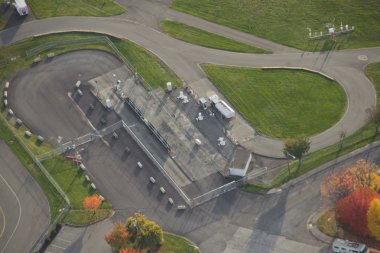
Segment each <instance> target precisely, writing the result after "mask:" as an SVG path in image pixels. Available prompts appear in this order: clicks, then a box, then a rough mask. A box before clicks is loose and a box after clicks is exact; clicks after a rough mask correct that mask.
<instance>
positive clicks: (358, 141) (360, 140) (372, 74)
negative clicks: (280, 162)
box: [243, 63, 380, 192]
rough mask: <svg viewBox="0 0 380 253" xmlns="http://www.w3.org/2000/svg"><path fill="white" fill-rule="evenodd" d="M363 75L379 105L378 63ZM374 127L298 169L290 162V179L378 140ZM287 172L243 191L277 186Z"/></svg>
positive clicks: (317, 154) (309, 158) (307, 159)
mask: <svg viewBox="0 0 380 253" xmlns="http://www.w3.org/2000/svg"><path fill="white" fill-rule="evenodd" d="M365 74H366V75H367V77H368V78H369V79H370V80H371V81H372V83H373V85H374V86H375V89H376V92H377V102H376V103H377V105H379V104H380V96H379V95H380V63H373V64H370V65H368V66H367V68H366V69H365ZM374 134H375V125H374V124H371V123H369V124H366V125H365V126H364V127H362V128H361V129H359V130H358V131H356V132H355V133H354V134H352V135H350V136H348V137H346V138H345V139H344V140H343V141H342V142H338V143H336V144H334V145H331V146H329V147H326V148H324V149H321V150H318V151H316V152H313V153H311V154H308V155H306V156H305V157H304V158H303V161H302V166H301V168H299V169H298V164H297V162H292V163H291V165H290V170H291V178H295V177H298V176H299V175H302V174H304V173H306V172H308V171H311V170H312V169H315V168H316V167H318V166H320V165H322V164H325V163H327V162H329V161H332V160H334V159H336V158H337V157H339V156H342V155H345V154H347V153H349V152H351V151H353V150H355V149H358V148H360V147H363V146H365V145H367V144H368V143H371V142H373V141H375V140H379V139H380V136H379V135H378V136H375V135H374ZM288 180H289V178H288V170H287V168H286V167H285V168H284V169H283V170H282V171H281V172H280V173H279V174H278V175H277V177H276V178H275V179H274V180H272V181H271V182H269V183H267V184H261V185H251V184H247V185H245V186H244V187H243V189H245V190H247V191H254V192H257V189H260V190H261V191H266V190H268V189H270V188H272V187H276V186H279V185H281V184H283V183H285V182H286V181H288Z"/></svg>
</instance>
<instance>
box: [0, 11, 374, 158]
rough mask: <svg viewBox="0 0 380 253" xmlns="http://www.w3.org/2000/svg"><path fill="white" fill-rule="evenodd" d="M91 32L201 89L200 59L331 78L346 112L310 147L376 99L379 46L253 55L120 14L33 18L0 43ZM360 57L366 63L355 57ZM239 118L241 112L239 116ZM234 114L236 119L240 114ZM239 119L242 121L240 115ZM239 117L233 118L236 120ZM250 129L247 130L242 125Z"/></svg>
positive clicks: (255, 145) (359, 120)
mask: <svg viewBox="0 0 380 253" xmlns="http://www.w3.org/2000/svg"><path fill="white" fill-rule="evenodd" d="M83 30H84V31H94V32H100V33H106V34H110V35H113V36H117V37H123V38H128V39H130V40H132V41H134V42H136V43H137V44H140V45H141V46H143V47H145V48H147V49H148V50H150V51H151V52H153V53H154V54H156V55H157V56H159V57H160V58H161V59H162V60H163V61H164V62H165V63H166V64H167V65H168V66H169V67H170V68H172V69H173V70H174V71H175V72H176V74H177V75H178V76H179V77H180V78H181V79H182V80H183V81H184V82H185V83H186V84H188V85H192V84H194V83H195V84H196V85H197V86H201V87H202V88H203V89H206V90H209V91H215V90H216V89H215V87H214V86H213V85H212V84H211V83H210V81H208V80H207V79H206V78H205V74H204V73H203V71H202V69H201V68H200V67H199V64H201V63H214V64H223V65H234V66H248V67H263V66H272V67H273V66H286V67H304V68H309V69H312V70H315V71H320V72H322V73H325V74H327V75H329V76H331V77H332V78H334V79H336V80H337V81H338V82H339V83H340V84H341V85H342V86H343V88H344V90H345V91H346V93H347V97H348V106H347V110H346V112H345V114H344V116H343V117H342V119H341V120H340V121H339V122H338V123H337V124H336V125H334V126H333V127H332V128H330V129H328V130H327V131H325V132H323V133H321V134H318V135H316V136H313V137H311V141H312V146H311V151H314V150H317V149H320V148H323V147H326V146H328V145H331V144H333V143H335V142H337V141H338V140H339V133H340V131H342V130H344V129H345V130H347V134H351V133H353V132H355V131H356V130H357V129H359V128H360V127H362V126H363V125H364V124H365V122H366V119H367V114H366V110H367V109H368V108H370V107H372V106H374V105H375V103H376V97H375V94H376V92H375V90H374V88H373V85H372V84H371V83H370V82H369V80H368V79H367V78H366V77H365V75H364V74H363V69H364V68H365V66H366V65H367V64H368V63H371V62H376V61H380V48H369V49H355V50H343V51H338V52H324V53H280V54H271V55H255V54H242V53H233V52H225V51H221V50H214V49H209V48H203V47H199V46H195V45H191V44H188V43H184V42H181V41H179V40H176V39H173V38H171V37H169V36H167V35H165V34H162V33H160V32H158V31H157V30H154V29H152V28H150V27H148V26H146V25H142V24H138V23H135V22H132V21H128V20H125V19H121V18H92V17H69V18H67V17H60V18H52V19H46V20H39V21H32V22H29V23H26V24H24V25H22V26H19V27H14V28H11V29H8V30H5V31H3V32H1V33H0V37H1V41H0V45H1V46H4V45H6V44H9V43H12V42H15V41H18V40H21V39H24V38H27V37H30V36H33V35H36V34H44V33H51V32H60V31H83ZM360 55H365V56H366V57H367V58H368V59H367V60H366V61H362V60H360V59H359V58H358V57H359V56H360ZM239 117H240V116H239ZM239 117H238V118H239ZM239 119H240V120H241V121H244V120H242V119H241V117H240V118H239ZM239 119H238V120H239ZM247 129H249V128H247ZM251 136H252V138H250V139H248V140H246V141H245V140H240V142H241V144H242V145H243V146H245V147H247V148H249V149H251V150H252V151H253V152H255V153H258V154H261V155H265V156H269V157H282V156H283V154H282V147H283V144H282V141H281V140H276V139H272V138H267V137H265V136H261V135H258V136H256V137H255V138H253V133H252V134H251Z"/></svg>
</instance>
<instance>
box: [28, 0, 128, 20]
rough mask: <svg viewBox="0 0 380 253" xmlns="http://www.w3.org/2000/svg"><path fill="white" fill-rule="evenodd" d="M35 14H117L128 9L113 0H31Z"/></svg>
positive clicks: (49, 15)
mask: <svg viewBox="0 0 380 253" xmlns="http://www.w3.org/2000/svg"><path fill="white" fill-rule="evenodd" d="M28 3H29V5H30V7H31V9H32V11H33V14H34V15H35V16H36V17H37V18H38V19H43V18H50V17H58V16H95V17H101V16H115V15H120V14H123V13H125V12H126V9H125V8H124V7H122V6H121V5H119V4H118V3H116V2H115V1H112V0H80V1H76V0H66V1H61V2H59V3H57V1H56V0H29V1H28Z"/></svg>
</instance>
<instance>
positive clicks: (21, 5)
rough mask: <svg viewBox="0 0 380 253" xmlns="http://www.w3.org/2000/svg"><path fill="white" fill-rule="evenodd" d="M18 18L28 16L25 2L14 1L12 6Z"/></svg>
mask: <svg viewBox="0 0 380 253" xmlns="http://www.w3.org/2000/svg"><path fill="white" fill-rule="evenodd" d="M13 5H14V6H15V8H16V10H17V12H18V14H19V15H20V16H25V15H28V14H29V9H28V5H27V4H26V2H25V0H15V2H14V4H13Z"/></svg>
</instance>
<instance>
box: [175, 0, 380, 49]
mask: <svg viewBox="0 0 380 253" xmlns="http://www.w3.org/2000/svg"><path fill="white" fill-rule="evenodd" d="M171 7H172V8H174V9H177V10H179V11H183V12H186V13H188V14H191V15H194V16H198V17H201V18H204V19H206V20H209V21H212V22H215V23H219V24H222V25H225V26H228V27H231V28H235V29H238V30H241V31H243V32H247V33H251V34H254V35H257V36H260V37H262V38H265V39H268V40H272V41H275V42H278V43H281V44H284V45H288V46H291V47H296V48H300V49H304V50H309V51H314V50H324V49H329V48H331V47H335V48H337V49H341V48H360V47H373V46H379V45H380V1H377V0H339V1H331V0H316V1H304V0H293V1H281V0H275V1H258V0H253V1H246V0H175V1H173V2H172V4H171ZM363 17H365V18H363ZM333 20H335V22H334V23H335V27H336V28H337V29H338V30H340V23H341V22H343V25H345V24H348V25H349V26H355V27H356V30H355V32H353V33H352V34H349V35H346V36H342V37H339V38H338V41H337V44H335V45H333V44H331V43H329V42H327V41H310V40H309V38H308V36H309V35H308V33H309V32H308V30H307V28H308V27H309V28H311V29H312V31H313V34H314V32H317V33H319V32H320V31H323V32H324V33H326V31H327V30H326V24H327V23H331V22H332V21H333Z"/></svg>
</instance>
